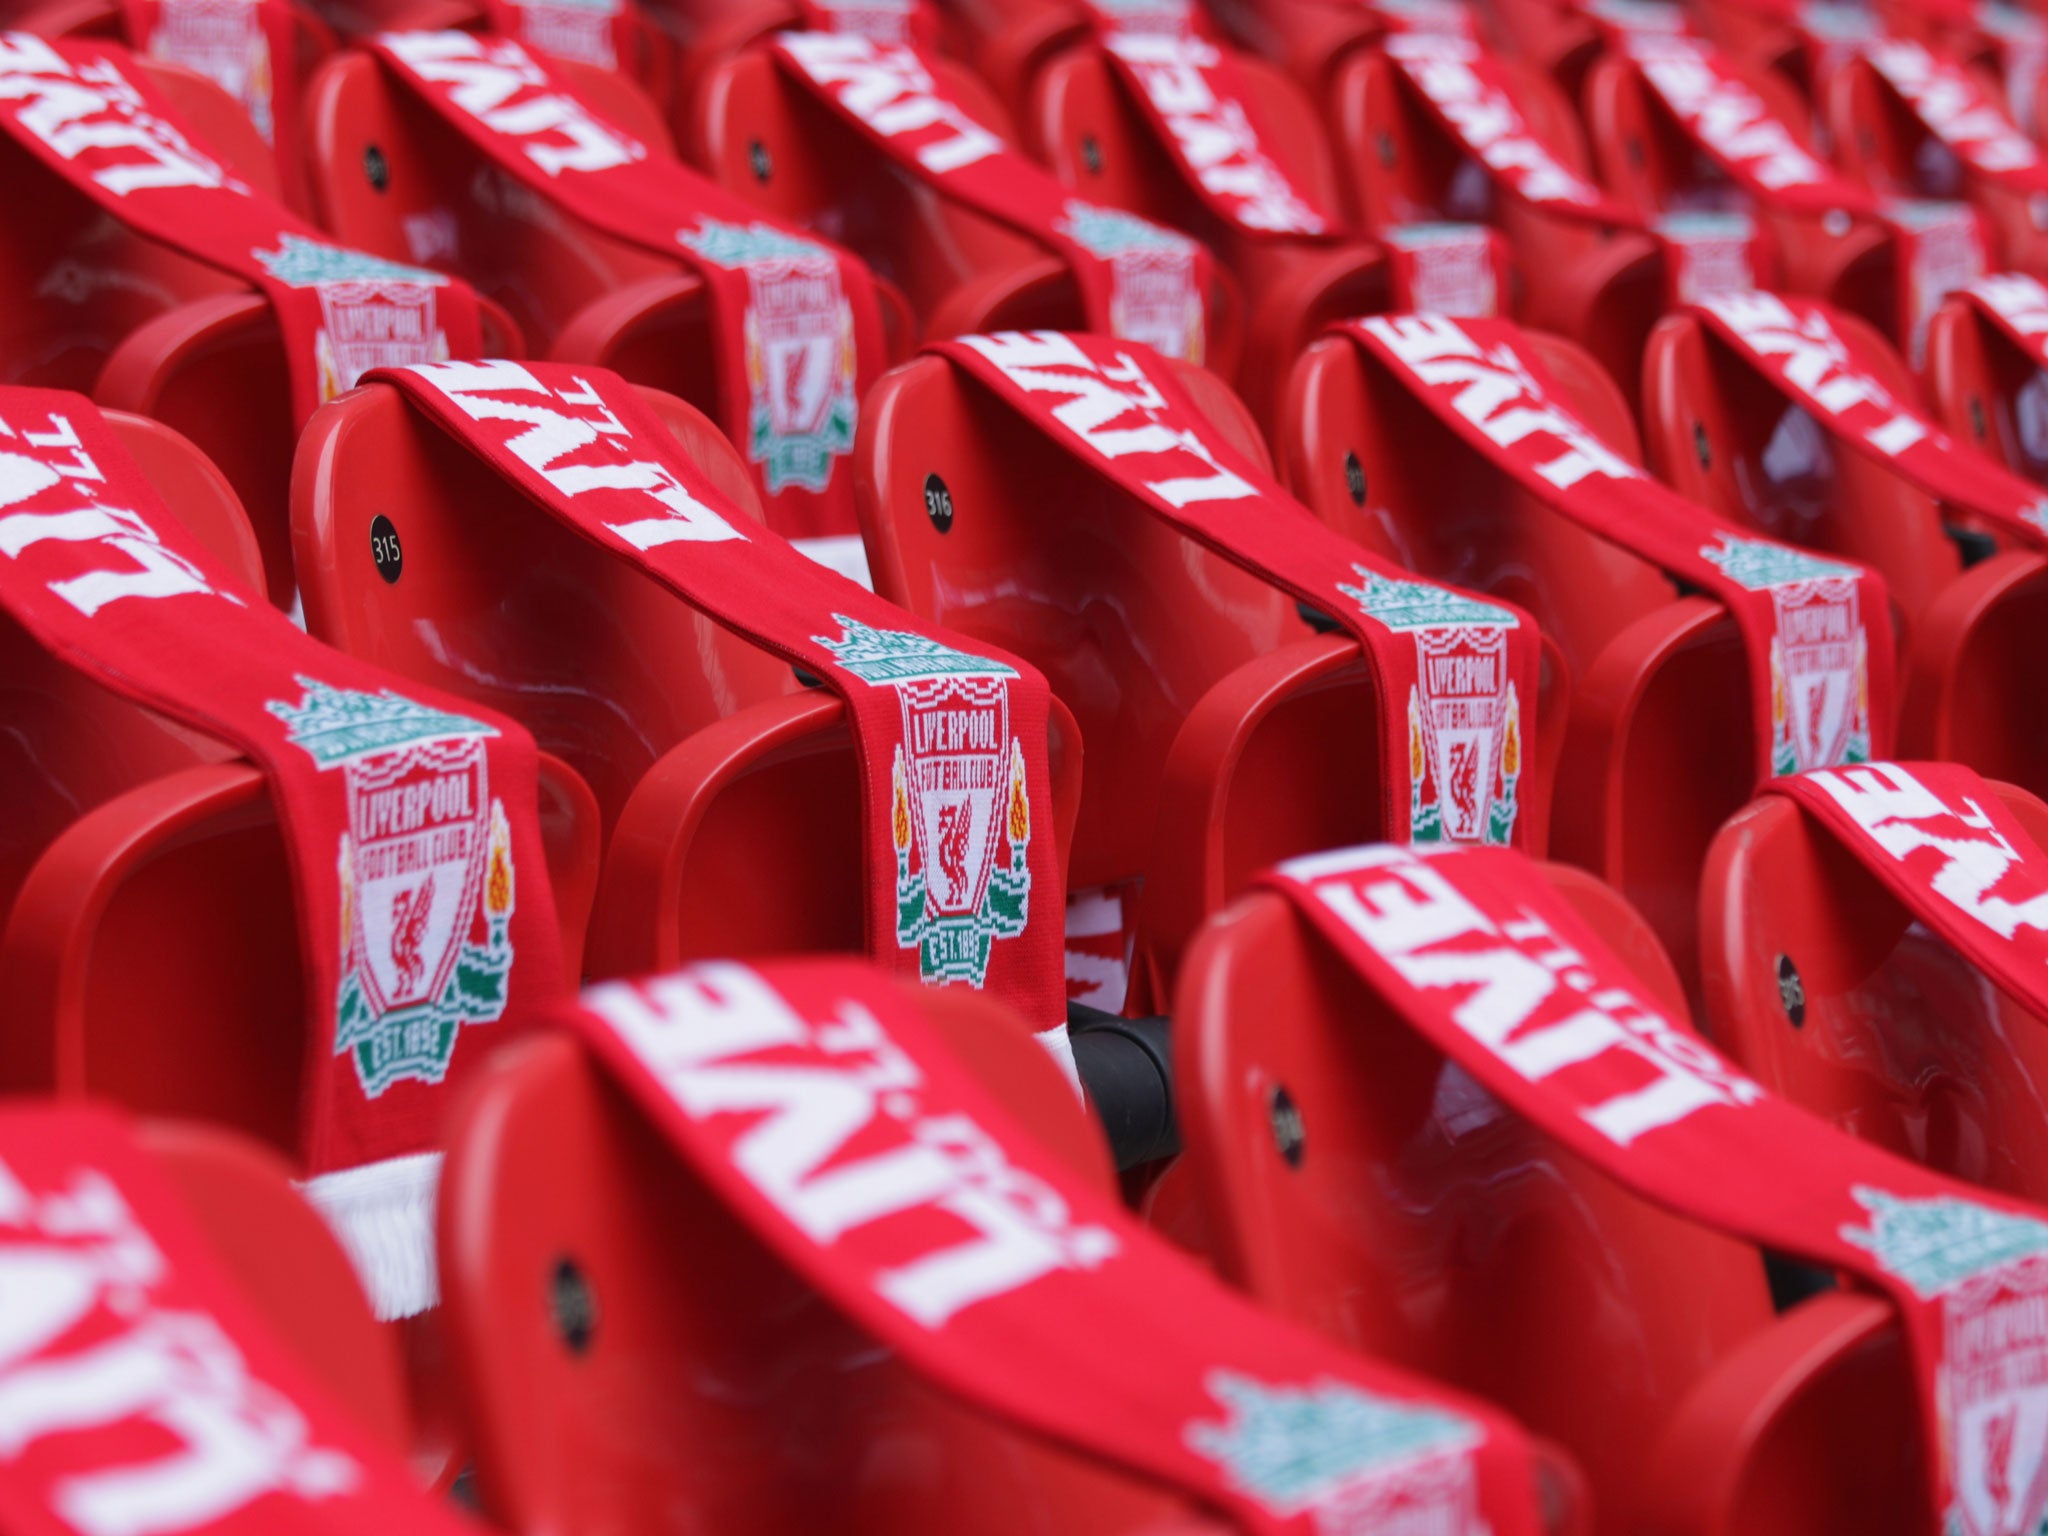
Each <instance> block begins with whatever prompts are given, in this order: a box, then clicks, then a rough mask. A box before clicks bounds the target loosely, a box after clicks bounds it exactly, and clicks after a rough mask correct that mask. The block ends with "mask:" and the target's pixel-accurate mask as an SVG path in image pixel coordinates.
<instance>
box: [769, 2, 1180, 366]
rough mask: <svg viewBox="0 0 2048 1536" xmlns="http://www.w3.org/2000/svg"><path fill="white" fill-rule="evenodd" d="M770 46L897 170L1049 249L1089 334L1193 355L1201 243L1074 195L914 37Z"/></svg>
mask: <svg viewBox="0 0 2048 1536" xmlns="http://www.w3.org/2000/svg"><path fill="white" fill-rule="evenodd" d="M827 14H828V15H833V14H836V13H827ZM773 53H774V56H775V58H776V59H777V61H778V62H779V63H780V65H781V68H782V71H783V73H784V74H785V75H787V76H788V78H789V79H790V80H792V81H793V82H795V83H796V85H797V86H799V87H800V88H801V89H802V90H804V91H805V92H806V93H808V94H809V95H811V96H812V97H813V98H815V99H816V100H817V101H819V102H820V103H822V104H823V105H824V106H825V107H826V108H827V109H829V110H830V111H831V112H832V114H833V115H834V116H835V117H837V118H838V119H839V120H840V121H841V122H843V123H845V124H847V125H848V126H849V127H851V128H852V129H853V130H854V131H855V132H856V133H858V134H859V135H860V136H861V137H862V138H863V139H865V140H866V141H867V142H868V143H869V144H871V145H873V146H874V147H875V148H876V149H878V150H879V151H880V152H881V153H882V155H883V156H884V157H885V158H886V159H887V160H888V162H889V163H890V164H891V165H892V166H894V167H895V168H896V169H897V170H898V171H900V172H901V173H902V174H903V175H905V176H907V177H909V178H910V179H911V180H912V181H914V182H918V183H920V184H922V185H923V186H926V187H929V188H930V189H931V190H932V191H933V192H935V193H936V194H938V195H939V196H940V197H943V198H947V199H950V200H952V201H955V202H958V203H960V204H962V205H964V206H965V207H967V208H970V209H972V210H973V211H974V212H976V213H978V214H980V215H982V216H983V217H984V218H988V219H992V220H994V221H995V222H996V223H998V224H1000V225H1002V226H1004V227H1005V228H1007V229H1011V230H1014V231H1015V232H1016V233H1017V234H1019V235H1021V236H1023V237H1024V238H1025V239H1027V240H1032V241H1035V242H1037V243H1038V244H1039V245H1041V246H1044V247H1046V248H1048V249H1050V250H1051V251H1053V252H1054V253H1055V254H1057V255H1058V256H1059V257H1060V258H1061V259H1062V260H1063V261H1065V262H1066V263H1067V266H1068V268H1069V269H1070V270H1071V271H1072V272H1073V274H1074V281H1075V284H1076V285H1077V286H1078V287H1079V289H1080V291H1081V308H1082V313H1083V316H1084V318H1085V319H1086V321H1087V325H1088V328H1089V329H1090V330H1094V331H1101V332H1104V333H1106V334H1108V335H1112V336H1120V337H1123V338H1124V339H1126V340H1129V341H1140V342H1143V343H1144V344H1145V345H1147V346H1150V347H1152V348H1154V349H1155V350H1157V351H1159V352H1163V353H1165V354H1166V355H1167V356H1169V357H1179V358H1185V359H1186V360H1187V361H1189V362H1194V363H1198V362H1200V361H1201V360H1202V354H1203V349H1204V346H1205V340H1204V338H1205V336H1206V335H1207V330H1208V319H1207V315H1206V306H1207V299H1206V296H1207V295H1208V294H1209V292H1210V291H1211V288H1212V278H1213V274H1214V271H1215V263H1214V259H1213V258H1212V257H1211V256H1210V255H1209V253H1208V251H1207V250H1206V249H1204V248H1203V247H1202V246H1201V245H1200V244H1198V243H1197V242H1195V241H1193V240H1190V239H1189V238H1188V237H1187V236H1185V235H1182V234H1178V233H1176V232H1175V231H1173V230H1169V229H1163V228H1161V227H1160V226H1159V225H1157V224H1150V223H1147V222H1146V221H1145V220H1143V219H1141V218H1139V217H1138V216H1137V215H1135V214H1130V213H1124V212H1122V211H1120V210H1118V209H1112V208H1098V207H1096V206H1095V205H1093V204H1091V203H1086V202H1083V201H1082V200H1081V199H1080V198H1077V197H1075V196H1073V195H1072V194H1071V193H1070V192H1069V191H1068V190H1067V189H1066V188H1065V187H1063V186H1061V185H1060V184H1059V182H1058V181H1057V180H1056V179H1055V178H1054V176H1053V174H1052V173H1051V172H1050V171H1048V170H1046V169H1045V168H1044V167H1043V166H1040V165H1039V164H1037V163H1036V162H1035V161H1032V160H1029V159H1027V158H1026V157H1025V156H1023V155H1022V154H1020V153H1018V152H1017V151H1016V150H1015V149H1013V148H1011V147H1010V145H1009V144H1007V143H1005V142H1004V141H1003V140H1002V139H1001V138H1000V137H998V136H997V135H996V134H995V133H994V132H993V131H992V130H990V129H988V128H985V127H983V126H982V125H981V124H980V123H978V122H976V121H975V120H974V119H973V118H972V117H971V116H969V115H968V113H967V110H966V108H964V107H962V106H961V105H960V104H959V103H958V102H956V101H954V100H953V99H952V98H951V97H950V96H949V95H947V94H946V92H945V89H944V87H942V86H941V85H940V84H939V83H938V82H937V80H935V79H934V78H933V73H932V65H931V59H930V56H929V55H928V54H926V53H924V52H923V51H922V50H921V49H920V48H919V47H917V46H916V45H915V44H913V43H909V42H903V43H879V42H876V41H875V40H874V39H873V38H872V37H868V36H864V35H862V34H861V33H859V32H857V31H839V32H826V31H811V32H784V33H782V34H780V35H779V36H778V37H777V38H776V39H775V42H774V44H773Z"/></svg>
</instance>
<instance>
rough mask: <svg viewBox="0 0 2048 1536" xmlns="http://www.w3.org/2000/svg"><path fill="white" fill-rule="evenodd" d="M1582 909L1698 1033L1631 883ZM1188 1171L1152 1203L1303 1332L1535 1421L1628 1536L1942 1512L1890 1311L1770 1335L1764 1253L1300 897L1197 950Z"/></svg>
mask: <svg viewBox="0 0 2048 1536" xmlns="http://www.w3.org/2000/svg"><path fill="white" fill-rule="evenodd" d="M1549 873H1550V875H1551V878H1552V880H1553V882H1554V883H1555V884H1556V885H1557V887H1558V890H1559V893H1560V894H1561V895H1563V896H1565V897H1566V898H1567V899H1568V900H1569V901H1570V903H1571V905H1572V906H1573V907H1574V909H1575V910H1576V912H1577V915H1578V916H1579V917H1580V918H1581V919H1582V920H1583V921H1585V922H1587V923H1589V924H1590V925H1591V926H1592V927H1593V928H1594V930H1595V931H1596V932H1597V933H1598V934H1599V936H1600V937H1601V938H1602V939H1603V940H1604V941H1605V942H1606V943H1608V944H1609V945H1611V946H1612V947H1613V948H1614V949H1615V950H1616V952H1617V953H1618V954H1620V955H1621V956H1622V957H1623V958H1624V959H1625V960H1626V961H1627V962H1628V964H1629V965H1630V966H1631V968H1632V969H1633V970H1634V971H1635V973H1636V974H1637V975H1638V976H1639V977H1641V978H1643V980H1644V982H1645V986H1646V990H1647V991H1648V992H1649V993H1650V995H1652V996H1654V997H1655V998H1656V999H1657V1000H1658V1001H1659V1002H1661V1003H1663V1004H1664V1005H1665V1006H1666V1007H1667V1008H1670V1009H1673V1010H1676V1011H1677V1012H1678V1014H1679V1016H1680V1017H1683V1016H1684V1004H1683V1000H1682V998H1681V996H1680V990H1679V986H1678V983H1677V978H1676V977H1675V976H1674V974H1673V972H1672V970H1671V967H1670V965H1669V963H1668V962H1667V961H1665V960H1664V959H1663V957H1662V955H1661V954H1660V953H1659V952H1658V949H1657V945H1656V942H1655V940H1654V939H1653V938H1652V937H1651V936H1650V934H1649V932H1648V930H1647V928H1646V927H1645V926H1644V924H1643V922H1642V920H1641V919H1640V918H1638V917H1637V916H1636V915H1635V914H1634V913H1633V912H1632V911H1630V910H1629V908H1628V907H1627V906H1626V905H1625V904H1624V903H1623V902H1622V901H1621V899H1620V898H1619V897H1617V896H1616V895H1615V894H1614V893H1613V892H1612V891H1610V890H1608V889H1607V888H1606V887H1604V886H1602V885H1600V884H1599V883H1597V882H1595V881H1593V880H1592V879H1590V878H1589V877H1587V876H1585V875H1583V874H1580V873H1578V872H1576V871H1573V870H1568V869H1561V868H1557V867H1554V866H1553V867H1551V868H1550V869H1549ZM1180 996H1181V997H1182V999H1183V1005H1182V1010H1181V1013H1180V1015H1179V1016H1178V1017H1177V1019H1176V1026H1177V1033H1176V1038H1175V1058H1176V1076H1177V1082H1178V1084H1179V1087H1180V1094H1181V1099H1180V1102H1181V1117H1182V1127H1183V1138H1184V1141H1185V1145H1186V1148H1187V1150H1186V1152H1185V1154H1184V1155H1183V1158H1182V1162H1181V1165H1180V1166H1178V1167H1177V1168H1176V1169H1175V1170H1174V1173H1173V1174H1172V1175H1170V1176H1169V1178H1168V1180H1166V1181H1164V1182H1162V1183H1161V1184H1160V1186H1159V1187H1158V1189H1157V1192H1156V1195H1155V1199H1154V1203H1153V1204H1154V1214H1155V1217H1156V1219H1158V1220H1159V1221H1161V1222H1162V1224H1164V1225H1165V1226H1166V1228H1167V1230H1168V1231H1169V1232H1178V1233H1179V1234H1180V1235H1181V1236H1182V1237H1183V1238H1185V1239H1187V1240H1190V1241H1191V1242H1192V1243H1193V1245H1194V1246H1195V1247H1196V1249H1197V1251H1198V1252H1200V1253H1202V1254H1203V1255H1204V1256H1206V1257H1207V1258H1209V1259H1210V1261H1211V1262H1213V1263H1214V1264H1215V1265H1216V1267H1217V1268H1218V1270H1219V1271H1220V1272H1221V1273H1222V1274H1223V1275H1224V1277H1225V1278H1226V1279H1228V1280H1230V1281H1232V1282H1233V1283H1235V1284H1237V1285H1239V1286H1241V1287H1243V1288H1244V1289H1246V1290H1247V1291H1249V1292H1250V1293H1251V1294H1252V1295H1253V1296H1254V1297H1256V1298H1258V1299H1259V1300H1261V1301H1262V1302H1264V1303H1266V1304H1267V1305H1269V1306H1272V1307H1274V1308H1276V1309H1277V1310H1278V1311H1280V1312H1281V1313H1282V1314H1283V1315H1286V1316H1290V1317H1293V1318H1295V1319H1297V1320H1299V1321H1302V1322H1304V1323H1307V1324H1309V1325H1311V1326H1314V1327H1317V1328H1319V1329H1321V1330H1323V1331H1324V1332H1326V1333H1330V1334H1332V1335H1334V1336H1335V1337H1337V1338H1339V1339H1341V1340H1342V1341H1344V1342H1345V1343H1347V1344H1350V1345H1353V1346H1355V1347H1357V1348H1360V1349H1364V1350H1367V1351H1370V1352H1372V1353H1374V1354H1379V1355H1384V1356H1386V1357H1388V1358H1390V1359H1393V1360H1398V1361H1400V1362H1401V1363H1403V1364H1405V1365H1408V1366H1410V1367H1411V1368H1416V1369H1421V1370H1425V1371H1429V1372H1433V1373H1435V1374H1437V1375H1440V1376H1442V1377H1443V1378H1445V1379H1446V1380H1448V1381H1450V1382H1453V1383H1455V1384H1457V1385H1460V1386H1463V1387H1465V1388H1466V1389H1467V1390H1472V1391H1477V1392H1480V1393H1483V1394H1485V1395H1486V1396H1488V1397H1490V1398H1492V1399H1493V1400H1495V1401H1496V1402H1499V1403H1500V1404H1501V1405H1502V1406H1503V1407H1505V1408H1507V1409H1508V1410H1509V1411H1510V1412H1513V1413H1515V1414H1516V1415H1517V1416H1518V1417H1520V1418H1521V1419H1522V1421H1523V1422H1525V1423H1527V1424H1528V1425H1529V1426H1530V1427H1531V1429H1532V1430H1533V1431H1535V1432H1536V1433H1538V1434H1541V1435H1545V1436H1548V1437H1549V1438H1551V1439H1553V1440H1556V1441H1558V1442H1560V1443H1562V1444H1563V1445H1564V1447H1565V1448H1566V1449H1567V1450H1569V1451H1570V1452H1572V1453H1573V1454H1574V1455H1575V1457H1576V1458H1577V1459H1578V1460H1579V1462H1580V1464H1581V1465H1582V1466H1583V1467H1584V1468H1585V1469H1586V1474H1587V1478H1588V1481H1589V1482H1590V1484H1591V1485H1592V1497H1593V1500H1594V1503H1595V1507H1596V1509H1597V1511H1598V1514H1599V1525H1598V1528H1599V1529H1600V1530H1601V1531H1605V1532H1623V1531H1650V1530H1654V1531H1659V1532H1697V1533H1700V1536H1706V1533H1710V1532H1711V1533H1714V1536H1738V1533H1740V1536H1755V1533H1780V1532H1782V1533H1784V1536H1792V1533H1795V1532H1798V1533H1813V1532H1822V1531H1825V1532H1844V1533H1846V1532H1849V1531H1864V1532H1879V1531H1882V1532H1887V1533H1890V1532H1898V1533H1901V1536H1903V1533H1905V1532H1908V1531H1913V1530H1917V1529H1919V1528H1920V1527H1919V1525H1918V1524H1916V1521H1920V1520H1922V1519H1924V1517H1922V1516H1920V1515H1919V1514H1918V1511H1919V1509H1920V1508H1921V1504H1920V1503H1919V1502H1918V1501H1921V1500H1924V1498H1925V1494H1924V1492H1923V1491H1922V1488H1921V1484H1920V1468H1919V1465H1918V1454H1917V1450H1916V1446H1915V1435H1916V1419H1915V1410H1914V1406H1913V1401H1912V1398H1911V1393H1910V1390H1909V1382H1908V1377H1907V1373H1906V1372H1905V1371H1904V1370H1903V1369H1901V1368H1900V1366H1901V1364H1902V1361H1901V1359H1900V1354H1901V1350H1900V1347H1899V1343H1898V1340H1897V1337H1896V1331H1895V1328H1894V1325H1893V1323H1892V1321H1891V1319H1890V1317H1889V1316H1888V1315H1887V1307H1886V1305H1885V1303H1883V1302H1881V1301H1877V1300H1874V1299H1865V1298H1850V1297H1846V1296H1823V1297H1820V1298H1817V1299H1816V1300H1814V1301H1810V1302H1807V1303H1806V1304H1804V1305H1803V1306H1800V1307H1798V1308H1796V1309H1795V1310H1793V1311H1792V1312H1790V1313H1789V1314H1787V1315H1786V1316H1784V1317H1782V1318H1775V1319H1774V1317H1773V1308H1772V1304H1771V1298H1770V1295H1769V1293H1768V1291H1767V1288H1766V1284H1765V1271H1764V1265H1763V1263H1762V1260H1761V1258H1760V1256H1759V1254H1758V1253H1757V1251H1756V1250H1755V1249H1753V1248H1749V1247H1747V1246H1744V1245H1742V1244H1739V1243H1736V1242H1733V1241H1731V1240H1729V1239H1727V1238H1725V1237H1722V1236H1719V1235H1718V1234H1714V1233H1710V1232H1708V1231H1706V1230H1705V1229H1703V1228H1700V1227H1697V1226H1693V1225H1690V1224H1688V1223H1686V1222H1684V1221H1681V1220H1680V1219H1678V1218H1676V1217H1673V1216H1671V1215H1669V1214H1666V1213H1665V1212H1663V1211H1662V1210H1660V1209H1658V1208H1656V1207H1654V1206H1651V1205H1650V1204H1648V1203H1647V1202H1645V1201H1643V1200H1640V1199H1638V1198H1636V1197H1635V1196H1633V1195H1630V1194H1627V1193H1624V1192H1623V1191H1622V1190H1621V1189H1620V1188H1619V1187H1618V1186H1616V1185H1615V1184H1613V1183H1612V1182H1610V1181H1609V1180H1608V1179H1607V1178H1606V1177H1605V1176H1604V1175H1602V1174H1600V1173H1598V1172H1596V1171H1594V1170H1593V1169H1592V1168H1591V1167H1589V1166H1588V1165H1587V1164H1585V1163H1583V1162H1580V1161H1579V1160H1577V1159H1576V1158H1575V1157H1573V1156H1572V1155H1570V1154H1568V1153H1566V1152H1565V1151H1563V1150H1562V1149H1561V1148H1560V1147H1558V1146H1557V1145H1556V1144H1555V1143H1553V1142H1550V1141H1549V1140H1547V1139H1546V1138H1545V1137H1544V1136H1543V1135H1541V1134H1540V1133H1539V1132H1536V1131H1535V1130H1533V1129H1531V1128H1530V1127H1528V1126H1527V1125H1526V1124H1525V1123H1523V1122H1521V1121H1519V1120H1518V1119H1517V1118H1515V1117H1514V1116H1513V1115H1511V1114H1510V1113H1508V1112H1505V1111H1504V1110H1503V1109H1502V1107H1501V1106H1500V1105H1499V1103H1498V1102H1497V1101H1496V1100H1494V1099H1492V1098H1491V1097H1490V1096H1489V1095H1488V1094H1487V1093H1486V1092H1485V1091H1484V1090H1483V1089H1481V1088H1480V1087H1479V1086H1478V1085H1477V1084H1476V1083H1475V1082H1473V1080H1472V1079H1471V1078H1469V1077H1467V1076H1466V1075H1465V1074H1464V1073H1462V1072H1460V1071H1459V1070H1457V1069H1456V1068H1455V1067H1451V1066H1449V1065H1447V1064H1446V1062H1445V1060H1444V1058H1443V1057H1442V1056H1441V1055H1439V1054H1437V1052H1436V1051H1435V1050H1434V1049H1432V1048H1431V1047H1430V1046H1428V1045H1427V1044H1425V1043H1424V1042H1423V1041H1422V1040H1421V1039H1420V1038H1419V1037H1417V1036H1416V1035H1414V1034H1412V1033H1410V1032H1409V1031H1408V1030H1407V1029H1406V1027H1405V1026H1403V1025H1401V1024H1399V1023H1398V1022H1397V1021H1396V1020H1395V1019H1394V1016H1393V1015H1391V1014H1390V1013H1388V1012H1387V1011H1386V1010H1385V1005H1384V1004H1383V1003H1381V1002H1380V1001H1379V1000H1378V999H1377V998H1376V996H1375V995H1374V994H1373V993H1372V992H1371V990H1370V989H1369V988H1368V987H1367V986H1366V985H1365V984H1364V983H1363V982H1362V981H1361V980H1360V979H1359V978H1358V977H1357V975H1356V973H1354V972H1352V971H1350V970H1348V969H1347V968H1346V967H1345V966H1344V965H1343V964H1342V963H1341V962H1340V961H1338V960H1337V959H1336V958H1335V957H1334V956H1333V955H1331V954H1330V953H1328V952H1327V950H1325V949H1324V948H1323V946H1322V945H1321V943H1320V941H1318V940H1316V939H1315V938H1314V936H1313V935H1311V934H1309V933H1307V932H1306V931H1305V930H1304V927H1303V925H1302V923H1301V922H1300V920H1299V918H1298V917H1297V915H1296V914H1295V913H1294V912H1292V911H1290V910H1289V908H1288V906H1287V905H1286V903H1285V900H1284V898H1282V897H1279V896H1277V895H1273V894H1268V893H1265V892H1259V893H1255V894H1252V895H1249V896H1247V897H1244V898H1243V899H1241V900H1240V901H1238V902H1237V903H1235V904H1234V905H1232V906H1231V907H1230V908H1229V909H1227V913H1226V914H1225V915H1224V916H1222V917H1220V918H1219V919H1218V920H1216V921H1214V922H1212V923H1211V924H1210V925H1209V926H1208V927H1207V928H1205V929H1204V930H1203V932H1202V933H1201V934H1200V935H1199V936H1198V937H1197V939H1196V941H1195V943H1194V945H1193V946H1192V947H1191V949H1190V951H1189V954H1188V960H1187V967H1186V971H1185V974H1184V977H1183V980H1182V983H1181V987H1180Z"/></svg>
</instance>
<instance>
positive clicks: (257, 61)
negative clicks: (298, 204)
mask: <svg viewBox="0 0 2048 1536" xmlns="http://www.w3.org/2000/svg"><path fill="white" fill-rule="evenodd" d="M121 9H122V13H123V15H124V17H125V18H126V21H127V35H128V41H129V43H130V44H131V45H132V46H133V47H134V48H135V50H136V51H137V52H138V53H146V54H148V55H150V56H151V57H152V58H158V59H168V60H170V61H171V62H172V63H173V64H182V65H184V66H185V67H186V68H187V69H193V70H197V71H198V72H199V73H200V74H202V75H204V76H206V78H207V79H209V80H211V81H212V82H213V83H214V84H215V85H217V86H219V87H220V88H221V89H222V90H224V91H226V92H227V93H228V94H229V95H230V96H232V97H234V98H235V100H236V101H238V102H240V103H241V104H242V110H243V111H244V112H247V113H248V114H249V121H251V122H252V123H254V124H255V125H256V131H257V132H258V133H260V134H262V135H263V142H264V143H266V144H269V145H271V146H272V147H274V148H275V149H276V150H277V158H278V161H279V163H281V164H286V165H289V164H290V163H291V161H292V158H293V157H294V156H296V155H297V154H298V153H299V150H298V124H299V71H298V49H299V40H298V29H297V28H296V26H295V25H294V24H293V21H292V10H291V0H121Z"/></svg>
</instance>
